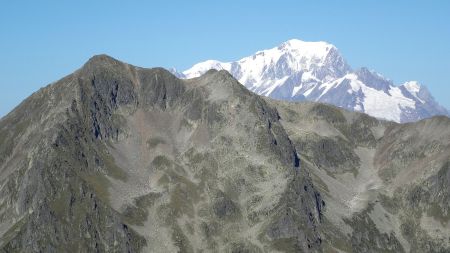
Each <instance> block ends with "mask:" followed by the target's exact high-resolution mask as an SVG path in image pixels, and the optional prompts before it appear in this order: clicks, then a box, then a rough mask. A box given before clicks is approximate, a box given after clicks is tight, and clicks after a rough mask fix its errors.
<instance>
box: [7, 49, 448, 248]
mask: <svg viewBox="0 0 450 253" xmlns="http://www.w3.org/2000/svg"><path fill="white" fill-rule="evenodd" d="M449 181H450V119H449V118H447V117H444V116H440V117H434V118H430V119H427V120H422V121H419V122H417V123H408V124H397V123H393V122H388V121H381V120H377V119H375V118H372V117H370V116H367V115H365V114H361V113H356V112H349V111H345V110H342V109H338V108H336V107H333V106H329V105H325V104H320V103H312V102H302V103H293V102H282V101H276V100H272V99H270V98H266V97H262V96H258V95H256V94H254V93H252V92H250V91H248V90H247V89H246V88H245V87H244V86H243V85H241V84H240V83H239V82H238V81H236V80H235V79H234V78H233V77H232V76H231V75H230V74H229V73H228V72H226V71H223V70H222V71H215V70H211V71H208V72H206V73H205V74H204V75H202V76H201V77H198V78H193V79H186V80H181V79H178V78H176V77H175V76H173V75H172V74H171V73H170V72H168V71H166V70H164V69H160V68H155V69H144V68H139V67H135V66H132V65H129V64H125V63H122V62H120V61H117V60H115V59H113V58H110V57H108V56H105V55H100V56H95V57H93V58H91V59H90V60H89V61H88V62H87V63H86V64H85V65H84V66H83V67H82V68H81V69H79V70H77V71H76V72H74V73H73V74H71V75H69V76H67V77H65V78H63V79H61V80H59V81H57V82H56V83H53V84H51V85H49V86H47V87H45V88H42V89H41V90H39V91H38V92H36V93H34V94H33V95H32V96H30V97H29V98H28V99H26V100H25V101H24V102H22V103H21V104H20V105H19V106H18V107H17V108H16V109H14V110H13V111H12V112H11V113H9V114H8V115H7V116H5V117H4V118H2V119H1V120H0V248H1V250H2V252H449V251H450V237H449V235H450V224H449V217H450V214H449V207H450V201H449V199H450V190H449V185H450V182H449Z"/></svg>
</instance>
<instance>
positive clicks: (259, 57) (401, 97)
mask: <svg viewBox="0 0 450 253" xmlns="http://www.w3.org/2000/svg"><path fill="white" fill-rule="evenodd" d="M209 69H216V70H226V71H228V72H230V74H231V75H232V76H234V77H235V78H236V79H238V80H239V82H240V83H241V84H243V85H244V86H245V87H246V88H247V89H249V90H250V91H253V92H255V93H257V94H259V95H263V96H269V97H272V98H276V99H284V100H304V99H306V100H311V101H317V102H325V103H330V104H333V105H336V106H340V107H343V108H346V109H349V110H355V111H361V112H365V113H368V114H370V115H372V116H375V117H381V118H384V119H388V120H394V121H398V122H407V121H415V120H419V119H423V118H426V117H430V116H433V115H436V114H443V113H444V114H447V113H446V111H445V110H444V109H442V107H441V106H439V105H438V104H437V103H436V102H435V101H434V99H433V97H432V96H431V94H430V93H429V92H428V91H427V90H426V89H424V88H423V87H422V86H420V85H418V84H417V83H414V82H412V83H409V84H407V85H405V86H403V85H401V86H396V85H394V83H393V81H391V80H389V79H387V78H385V77H384V76H383V75H381V74H379V73H377V72H375V71H373V70H369V69H368V68H361V69H358V70H352V68H351V67H350V66H349V65H348V64H347V62H346V61H345V59H344V57H343V56H342V55H341V54H340V52H339V50H338V49H337V48H336V47H335V46H334V45H332V44H330V43H328V42H324V41H316V42H307V41H303V40H299V39H290V40H287V41H285V42H283V43H281V44H280V45H278V46H276V47H273V48H270V49H265V50H261V51H257V52H256V53H255V54H253V55H250V56H247V57H244V58H242V59H240V60H236V61H233V62H220V61H216V60H208V61H205V62H201V63H198V64H196V65H194V66H193V67H192V68H190V69H188V70H186V71H184V72H183V73H181V74H178V75H177V76H179V77H181V78H193V77H198V76H201V75H202V74H204V73H205V72H207V71H208V70H209Z"/></svg>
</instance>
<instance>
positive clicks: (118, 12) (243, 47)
mask: <svg viewBox="0 0 450 253" xmlns="http://www.w3.org/2000/svg"><path fill="white" fill-rule="evenodd" d="M292 38H298V39H302V40H306V41H319V40H323V41H327V42H330V43H332V44H334V45H336V46H337V47H338V48H339V50H340V51H341V53H342V54H343V55H344V57H345V58H346V60H347V61H348V63H349V64H350V65H351V66H353V67H354V68H357V67H362V66H366V67H368V68H370V69H374V70H376V71H378V72H380V73H382V74H383V75H384V76H386V77H388V78H390V79H392V80H394V82H395V83H397V84H399V83H402V82H404V81H408V80H418V81H419V82H421V83H422V84H425V85H426V86H427V87H428V88H429V89H430V90H431V93H432V94H433V95H434V97H435V98H436V99H437V100H438V102H439V103H441V104H442V105H444V106H445V107H447V108H450V80H449V78H448V75H449V73H450V61H449V59H450V1H369V0H368V1H320V0H319V1H317V0H316V1H312V0H309V1H299V0H297V1H294V0H292V1H283V0H278V1H245V2H244V1H167V0H166V1H92V0H91V1H20V0H17V1H2V4H1V8H0V57H1V61H0V76H1V78H0V87H1V93H0V116H3V115H5V114H6V113H8V112H9V111H10V110H12V109H13V108H14V107H15V106H16V105H17V104H18V103H20V101H22V100H23V99H25V98H26V97H27V96H29V95H30V94H31V93H33V92H34V91H36V90H38V89H39V88H40V87H43V86H45V85H47V84H49V83H51V82H53V81H56V80H58V79H60V78H62V77H63V76H65V75H67V74H69V73H71V72H73V71H74V70H76V69H77V68H79V67H80V66H81V65H82V64H83V63H84V62H85V61H87V60H88V59H89V57H91V56H92V55H95V54H100V53H106V54H109V55H111V56H113V57H115V58H118V59H120V60H123V61H126V62H129V63H131V64H134V65H138V66H143V67H154V66H162V67H176V68H177V69H180V70H184V69H186V68H188V67H190V66H191V65H193V64H194V63H197V62H199V61H203V60H207V59H217V60H222V61H230V60H236V59H239V58H241V57H243V56H247V55H250V54H252V53H254V52H255V51H257V50H260V49H266V48H271V47H274V46H276V45H278V44H279V43H281V42H283V41H286V40H288V39H292Z"/></svg>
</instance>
